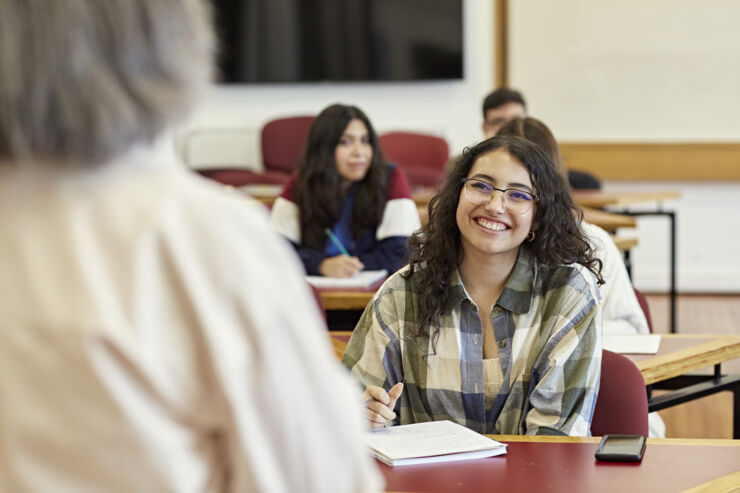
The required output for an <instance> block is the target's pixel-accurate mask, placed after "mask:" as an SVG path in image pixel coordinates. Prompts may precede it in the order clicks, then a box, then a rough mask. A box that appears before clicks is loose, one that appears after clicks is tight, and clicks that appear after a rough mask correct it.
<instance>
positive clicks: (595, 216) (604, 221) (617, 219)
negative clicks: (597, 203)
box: [581, 207, 637, 232]
mask: <svg viewBox="0 0 740 493" xmlns="http://www.w3.org/2000/svg"><path fill="white" fill-rule="evenodd" d="M581 210H582V211H583V220H584V221H586V222H587V223H591V224H595V225H596V226H599V227H601V228H603V229H605V230H607V231H609V232H614V231H615V230H616V229H617V228H634V227H636V226H637V219H635V218H634V217H632V216H626V215H624V214H615V213H613V212H606V211H602V210H599V209H593V208H591V207H581Z"/></svg>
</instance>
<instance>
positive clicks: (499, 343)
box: [498, 341, 506, 349]
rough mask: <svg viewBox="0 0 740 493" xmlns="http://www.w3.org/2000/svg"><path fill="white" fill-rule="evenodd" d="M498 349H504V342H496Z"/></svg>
mask: <svg viewBox="0 0 740 493" xmlns="http://www.w3.org/2000/svg"><path fill="white" fill-rule="evenodd" d="M498 347H500V348H501V349H503V348H505V347H506V341H498Z"/></svg>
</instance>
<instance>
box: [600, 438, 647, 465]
mask: <svg viewBox="0 0 740 493" xmlns="http://www.w3.org/2000/svg"><path fill="white" fill-rule="evenodd" d="M646 442H647V440H646V439H645V437H643V436H640V435H604V436H603V437H601V443H599V447H598V448H597V449H596V458H597V459H598V460H603V461H617V462H639V461H641V460H642V454H643V453H644V452H645V443H646Z"/></svg>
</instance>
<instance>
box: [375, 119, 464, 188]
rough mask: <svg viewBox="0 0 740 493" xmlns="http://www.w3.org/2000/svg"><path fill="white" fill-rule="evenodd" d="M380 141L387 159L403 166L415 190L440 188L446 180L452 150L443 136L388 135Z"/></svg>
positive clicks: (383, 135)
mask: <svg viewBox="0 0 740 493" xmlns="http://www.w3.org/2000/svg"><path fill="white" fill-rule="evenodd" d="M378 140H379V141H380V148H381V150H382V151H383V154H384V155H385V158H386V159H387V160H388V161H389V162H391V163H396V164H397V165H398V166H400V167H401V169H402V170H403V171H404V173H406V178H407V179H408V181H409V185H411V186H412V187H415V186H422V187H437V186H439V184H440V183H441V182H442V180H443V179H444V177H445V175H446V171H447V170H446V165H447V160H448V159H449V158H450V147H449V146H448V145H447V141H446V140H445V139H443V138H442V137H437V136H436V135H429V134H421V133H414V132H387V133H384V134H382V135H380V137H378Z"/></svg>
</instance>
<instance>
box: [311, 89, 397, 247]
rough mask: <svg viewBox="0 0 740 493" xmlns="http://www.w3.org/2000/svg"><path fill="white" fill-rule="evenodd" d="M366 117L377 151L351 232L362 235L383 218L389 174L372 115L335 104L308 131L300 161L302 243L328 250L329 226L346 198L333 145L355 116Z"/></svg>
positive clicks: (357, 197)
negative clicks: (370, 117)
mask: <svg viewBox="0 0 740 493" xmlns="http://www.w3.org/2000/svg"><path fill="white" fill-rule="evenodd" d="M355 119H357V120H361V121H362V123H364V124H365V127H366V128H367V132H368V136H369V138H370V145H371V146H372V148H373V157H372V159H371V161H370V168H369V169H368V170H367V173H366V174H365V177H364V178H363V179H362V180H361V181H360V183H359V188H358V190H357V194H356V195H355V203H354V210H353V211H352V235H353V236H354V237H355V238H357V237H358V236H359V234H360V233H361V232H362V231H363V230H364V229H366V228H372V227H375V226H377V225H378V223H380V220H381V218H382V214H383V205H384V204H385V198H386V195H387V186H388V176H387V173H386V169H385V160H384V159H383V153H382V152H381V151H380V145H379V144H378V135H377V134H376V133H375V129H374V128H373V125H372V124H371V123H370V120H369V119H368V117H367V116H366V115H365V113H363V112H362V110H360V109H359V108H357V107H356V106H348V105H343V104H333V105H331V106H329V107H327V108H325V109H324V110H323V111H322V112H321V113H319V116H317V117H316V119H315V120H314V122H313V124H312V125H311V129H310V130H309V132H308V142H307V143H306V148H305V150H304V151H303V156H302V158H301V161H300V163H299V165H298V178H297V182H296V204H297V205H298V210H300V216H301V243H302V244H303V245H306V246H308V247H311V248H316V249H320V250H323V249H324V246H325V245H326V233H325V232H324V230H325V229H326V228H331V227H332V226H333V225H334V224H336V222H337V221H338V220H339V215H340V212H341V210H340V209H341V206H342V201H343V200H344V197H341V196H340V183H341V177H340V176H339V173H338V172H337V165H336V162H335V160H334V151H335V149H336V147H337V145H338V144H339V140H340V139H341V137H342V134H343V133H344V130H345V129H346V128H347V125H349V123H350V121H352V120H355Z"/></svg>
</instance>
